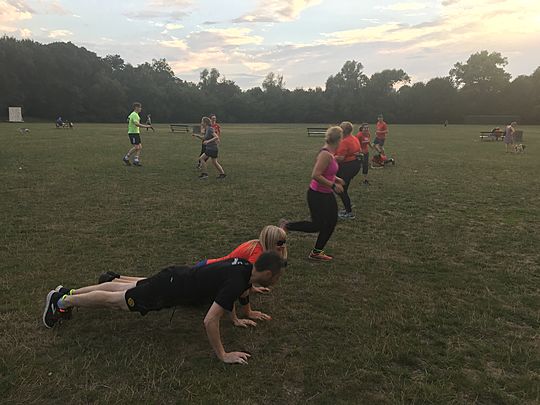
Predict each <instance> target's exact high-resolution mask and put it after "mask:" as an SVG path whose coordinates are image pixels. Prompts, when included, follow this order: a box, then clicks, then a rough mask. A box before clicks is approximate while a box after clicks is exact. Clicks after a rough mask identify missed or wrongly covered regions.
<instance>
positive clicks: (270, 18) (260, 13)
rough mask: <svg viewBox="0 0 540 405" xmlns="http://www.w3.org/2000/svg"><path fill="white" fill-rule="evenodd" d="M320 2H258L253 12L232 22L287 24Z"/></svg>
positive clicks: (288, 0) (275, 0) (277, 0)
mask: <svg viewBox="0 0 540 405" xmlns="http://www.w3.org/2000/svg"><path fill="white" fill-rule="evenodd" d="M321 1H322V0H259V4H258V6H257V8H256V9H255V10H253V11H252V12H250V13H247V14H244V15H243V16H241V17H238V18H236V19H234V20H233V22H235V23H245V22H288V21H294V20H296V19H297V18H298V17H299V16H300V14H301V13H302V11H304V10H305V9H307V8H309V7H312V6H314V5H316V4H319V3H320V2H321Z"/></svg>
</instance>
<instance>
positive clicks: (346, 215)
mask: <svg viewBox="0 0 540 405" xmlns="http://www.w3.org/2000/svg"><path fill="white" fill-rule="evenodd" d="M338 217H339V218H340V219H355V218H356V215H354V214H353V213H352V212H345V213H343V214H338Z"/></svg>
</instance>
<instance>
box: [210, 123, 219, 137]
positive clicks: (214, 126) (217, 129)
mask: <svg viewBox="0 0 540 405" xmlns="http://www.w3.org/2000/svg"><path fill="white" fill-rule="evenodd" d="M212 128H214V132H215V133H216V135H217V136H219V137H220V138H221V127H220V126H219V124H214V125H212Z"/></svg>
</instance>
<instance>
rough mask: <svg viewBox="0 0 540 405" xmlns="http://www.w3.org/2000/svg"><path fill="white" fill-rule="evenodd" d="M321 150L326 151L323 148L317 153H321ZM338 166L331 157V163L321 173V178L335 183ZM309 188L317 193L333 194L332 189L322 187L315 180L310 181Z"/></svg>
mask: <svg viewBox="0 0 540 405" xmlns="http://www.w3.org/2000/svg"><path fill="white" fill-rule="evenodd" d="M323 150H325V151H328V149H326V148H323V149H321V150H320V151H319V153H321V152H322V151H323ZM338 169H339V166H338V163H337V162H336V159H335V158H333V157H332V161H331V162H330V164H329V165H328V166H327V167H326V169H325V171H324V172H323V174H322V175H323V177H324V178H325V179H327V180H329V181H331V182H332V183H334V182H335V181H336V173H337V172H338ZM309 188H310V189H312V190H313V191H317V192H319V193H327V194H328V193H333V190H332V188H330V187H327V186H323V185H322V184H320V183H319V182H318V181H317V180H311V183H310V185H309Z"/></svg>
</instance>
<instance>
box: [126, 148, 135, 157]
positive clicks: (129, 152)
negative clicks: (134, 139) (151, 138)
mask: <svg viewBox="0 0 540 405" xmlns="http://www.w3.org/2000/svg"><path fill="white" fill-rule="evenodd" d="M136 150H137V147H136V146H134V147H133V148H131V149H130V150H129V151H128V153H126V156H127V157H130V156H131V154H132V153H133V152H135V151H136Z"/></svg>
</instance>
